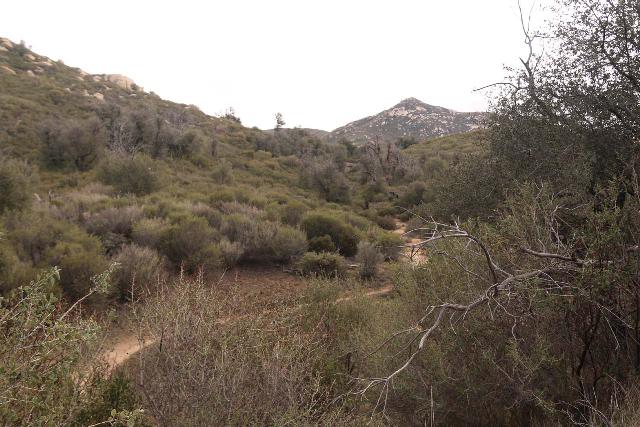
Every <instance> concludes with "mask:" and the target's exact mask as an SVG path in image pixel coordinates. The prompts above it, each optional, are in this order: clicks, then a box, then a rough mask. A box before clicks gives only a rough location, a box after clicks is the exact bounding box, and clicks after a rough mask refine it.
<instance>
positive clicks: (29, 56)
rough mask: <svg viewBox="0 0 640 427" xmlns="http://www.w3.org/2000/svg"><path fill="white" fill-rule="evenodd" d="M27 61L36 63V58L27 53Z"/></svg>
mask: <svg viewBox="0 0 640 427" xmlns="http://www.w3.org/2000/svg"><path fill="white" fill-rule="evenodd" d="M24 57H25V59H27V60H28V61H35V60H36V57H35V56H33V55H31V54H30V53H27V54H26V55H25V56H24Z"/></svg>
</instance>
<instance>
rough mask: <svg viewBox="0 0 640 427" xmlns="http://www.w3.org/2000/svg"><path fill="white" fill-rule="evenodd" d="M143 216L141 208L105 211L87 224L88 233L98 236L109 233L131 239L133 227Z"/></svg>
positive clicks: (115, 208)
mask: <svg viewBox="0 0 640 427" xmlns="http://www.w3.org/2000/svg"><path fill="white" fill-rule="evenodd" d="M142 216H143V213H142V208H140V207H139V206H123V207H112V208H107V209H103V210H101V211H99V212H97V213H95V214H93V215H91V216H90V217H89V218H88V219H87V220H86V223H85V226H86V228H87V231H89V232H90V233H93V234H96V235H98V236H106V235H107V234H108V233H113V234H121V235H123V236H125V237H130V236H131V233H132V231H133V225H134V224H135V223H136V222H137V221H139V220H140V219H141V218H142Z"/></svg>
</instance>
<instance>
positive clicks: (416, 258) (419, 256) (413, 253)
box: [393, 221, 427, 264]
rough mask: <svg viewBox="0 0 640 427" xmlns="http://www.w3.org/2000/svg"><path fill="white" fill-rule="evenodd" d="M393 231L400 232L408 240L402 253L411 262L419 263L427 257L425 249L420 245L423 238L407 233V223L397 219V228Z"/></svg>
mask: <svg viewBox="0 0 640 427" xmlns="http://www.w3.org/2000/svg"><path fill="white" fill-rule="evenodd" d="M393 232H394V233H396V234H400V235H401V236H402V237H404V238H405V240H406V241H407V243H406V246H405V248H404V250H403V252H402V254H403V255H404V256H405V257H407V258H408V259H409V261H410V262H412V263H414V264H419V263H421V262H424V261H425V260H426V259H427V257H426V254H425V251H424V250H423V249H421V248H420V247H419V246H418V244H419V243H420V242H422V240H421V239H418V238H416V237H413V236H411V235H408V234H407V233H408V232H407V223H405V222H402V221H396V229H395V230H393Z"/></svg>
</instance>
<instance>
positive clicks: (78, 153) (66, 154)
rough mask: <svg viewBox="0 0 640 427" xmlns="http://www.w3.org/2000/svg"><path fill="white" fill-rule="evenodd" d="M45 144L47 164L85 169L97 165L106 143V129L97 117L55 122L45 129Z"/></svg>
mask: <svg viewBox="0 0 640 427" xmlns="http://www.w3.org/2000/svg"><path fill="white" fill-rule="evenodd" d="M42 144H43V149H42V159H43V162H44V164H45V165H46V166H48V167H50V168H56V169H75V170H79V171H86V170H88V169H90V168H91V167H92V166H93V165H94V164H95V162H96V160H97V158H98V155H99V153H100V151H101V150H102V148H103V147H104V145H105V136H104V130H103V128H102V124H101V123H100V121H99V120H98V119H97V118H94V119H90V120H87V121H85V122H77V121H69V122H52V123H49V124H47V125H45V126H44V128H43V130H42Z"/></svg>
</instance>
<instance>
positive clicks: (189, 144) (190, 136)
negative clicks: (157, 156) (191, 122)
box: [167, 131, 201, 159]
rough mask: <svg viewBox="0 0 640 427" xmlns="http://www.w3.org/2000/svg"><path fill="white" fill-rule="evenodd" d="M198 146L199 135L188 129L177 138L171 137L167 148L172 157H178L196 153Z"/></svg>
mask: <svg viewBox="0 0 640 427" xmlns="http://www.w3.org/2000/svg"><path fill="white" fill-rule="evenodd" d="M200 147H201V141H200V136H199V135H198V134H197V133H196V132H194V131H188V132H185V133H184V134H182V135H181V136H179V137H178V138H174V139H171V140H170V141H169V144H168V146H167V149H168V151H169V154H170V155H171V156H172V157H175V158H179V159H180V158H186V157H190V156H191V155H193V154H194V153H196V152H197V151H198V150H199V148H200Z"/></svg>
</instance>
